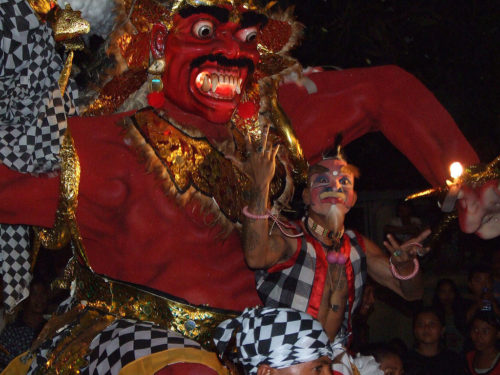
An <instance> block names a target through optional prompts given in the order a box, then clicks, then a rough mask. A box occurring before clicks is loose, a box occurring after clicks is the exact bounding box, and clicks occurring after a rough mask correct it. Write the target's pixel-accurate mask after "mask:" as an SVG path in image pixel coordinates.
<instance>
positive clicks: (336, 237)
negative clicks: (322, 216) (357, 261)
mask: <svg viewBox="0 0 500 375" xmlns="http://www.w3.org/2000/svg"><path fill="white" fill-rule="evenodd" d="M305 227H306V230H307V232H308V233H309V234H310V235H311V236H313V237H314V238H315V239H316V240H318V241H319V242H320V243H321V245H322V246H323V247H324V248H325V249H326V250H327V251H331V250H338V248H339V247H340V239H341V238H342V235H343V234H344V229H342V230H341V231H340V232H337V233H335V232H334V231H332V230H329V229H326V228H324V227H322V226H321V225H319V224H318V223H316V222H315V221H314V220H313V219H311V217H309V216H306V219H305ZM322 239H329V240H331V241H333V244H331V245H327V244H326V243H325V242H324V241H323V240H322Z"/></svg>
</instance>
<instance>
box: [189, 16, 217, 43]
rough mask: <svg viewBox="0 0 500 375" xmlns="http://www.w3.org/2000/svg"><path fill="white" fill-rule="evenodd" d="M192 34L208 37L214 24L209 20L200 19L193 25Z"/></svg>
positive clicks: (212, 31)
mask: <svg viewBox="0 0 500 375" xmlns="http://www.w3.org/2000/svg"><path fill="white" fill-rule="evenodd" d="M193 34H194V36H195V37H197V38H200V39H209V38H211V37H212V36H213V35H214V24H213V23H212V22H211V21H209V20H201V21H198V22H196V23H195V24H194V25H193Z"/></svg>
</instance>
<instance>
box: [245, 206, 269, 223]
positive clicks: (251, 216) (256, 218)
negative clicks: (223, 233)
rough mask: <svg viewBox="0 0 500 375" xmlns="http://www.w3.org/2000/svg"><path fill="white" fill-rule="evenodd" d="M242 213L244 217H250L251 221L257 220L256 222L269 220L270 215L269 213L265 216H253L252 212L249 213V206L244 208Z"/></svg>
mask: <svg viewBox="0 0 500 375" xmlns="http://www.w3.org/2000/svg"><path fill="white" fill-rule="evenodd" d="M242 212H243V215H245V216H246V217H249V218H250V219H255V220H265V219H269V213H267V214H265V215H255V214H252V213H251V212H250V211H248V206H245V207H243V210H242Z"/></svg>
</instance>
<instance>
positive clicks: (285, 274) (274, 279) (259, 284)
mask: <svg viewBox="0 0 500 375" xmlns="http://www.w3.org/2000/svg"><path fill="white" fill-rule="evenodd" d="M344 236H347V237H348V239H349V241H350V244H351V248H350V253H349V258H350V260H351V264H352V267H353V273H354V302H353V306H352V307H351V306H347V308H346V312H345V318H344V321H343V322H342V326H341V330H340V333H339V334H340V335H341V336H343V337H347V335H348V334H349V332H350V327H351V322H350V317H351V314H350V312H351V313H352V311H354V310H355V309H356V307H357V306H358V305H359V304H360V303H361V298H362V295H363V285H364V283H365V281H366V255H365V252H364V250H363V248H362V247H361V245H360V244H359V242H358V241H357V237H356V234H355V232H353V231H351V230H347V231H345V233H344ZM300 241H301V247H300V249H299V250H298V254H297V255H296V258H295V259H294V261H292V262H285V263H284V264H278V265H276V266H275V267H272V268H270V269H269V270H258V271H256V273H255V279H256V288H257V292H258V294H259V297H260V298H261V300H262V302H263V304H264V305H265V306H267V307H291V308H293V309H296V310H299V311H304V312H306V311H308V308H309V302H310V298H311V294H312V291H313V286H314V278H315V275H316V272H317V268H318V267H317V262H318V259H317V256H316V250H315V248H314V245H313V244H311V243H309V242H308V241H307V240H306V239H305V238H301V239H300ZM289 263H290V264H289ZM325 272H326V268H325ZM325 277H326V276H325Z"/></svg>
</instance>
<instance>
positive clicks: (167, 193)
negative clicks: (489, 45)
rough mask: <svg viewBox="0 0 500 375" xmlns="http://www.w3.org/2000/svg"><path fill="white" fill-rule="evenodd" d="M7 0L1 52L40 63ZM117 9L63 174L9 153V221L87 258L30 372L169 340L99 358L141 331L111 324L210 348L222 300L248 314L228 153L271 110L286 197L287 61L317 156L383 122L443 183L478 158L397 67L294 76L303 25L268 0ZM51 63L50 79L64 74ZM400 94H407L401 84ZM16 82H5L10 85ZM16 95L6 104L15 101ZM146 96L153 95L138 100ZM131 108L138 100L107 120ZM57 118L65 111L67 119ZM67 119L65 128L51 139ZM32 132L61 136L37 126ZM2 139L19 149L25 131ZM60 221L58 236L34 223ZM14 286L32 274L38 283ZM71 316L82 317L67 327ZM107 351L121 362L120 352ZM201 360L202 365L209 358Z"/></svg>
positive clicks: (14, 1)
mask: <svg viewBox="0 0 500 375" xmlns="http://www.w3.org/2000/svg"><path fill="white" fill-rule="evenodd" d="M7 4H8V5H9V6H6V7H2V11H5V10H8V12H7V13H6V17H2V27H3V29H2V30H3V31H4V33H3V34H2V37H3V38H5V37H6V36H7V35H10V34H9V33H8V32H7V31H9V32H10V33H11V34H12V35H16V36H22V37H25V38H26V40H25V42H26V43H24V42H23V43H21V42H19V43H10V42H9V43H2V44H1V45H2V48H5V49H4V50H2V53H4V54H5V55H4V56H6V57H5V59H1V60H0V61H2V64H3V63H4V62H5V61H7V62H12V61H17V60H19V59H20V60H23V61H24V60H25V61H26V63H25V64H22V65H21V66H22V67H23V69H24V70H23V72H29V71H30V67H33V66H34V65H32V61H31V60H30V58H32V57H33V56H31V55H27V56H23V55H22V53H21V52H22V51H32V52H37V51H39V47H40V46H38V45H37V44H36V43H37V40H39V39H37V38H36V37H29V35H30V32H31V30H32V29H30V32H24V30H21V29H22V28H23V27H26V24H25V23H24V22H23V20H24V19H28V18H29V20H30V21H31V20H37V17H36V16H35V15H34V14H33V13H30V14H26V13H23V12H22V11H21V9H22V10H26V9H28V10H29V8H27V6H26V5H27V4H26V3H25V2H24V1H21V0H9V1H8V3H7ZM117 7H118V10H119V14H120V17H119V22H118V23H117V25H118V26H117V28H116V29H115V31H114V33H113V34H112V37H111V38H110V41H109V44H110V46H111V47H113V48H115V52H117V53H118V55H119V56H118V58H117V59H118V64H117V70H116V71H115V73H116V75H114V76H112V77H110V79H109V81H108V83H107V84H106V85H105V86H104V87H103V88H102V90H101V91H100V95H99V97H98V98H97V100H96V101H94V102H93V103H92V104H91V105H90V106H89V108H88V109H87V110H86V112H85V114H86V115H87V117H72V118H69V119H68V129H69V132H67V133H66V136H65V139H64V141H63V142H62V145H61V152H60V153H59V155H57V156H56V159H58V160H59V161H60V166H61V172H60V175H59V176H58V177H56V178H54V177H47V176H39V177H36V176H32V175H28V174H20V173H18V172H15V171H14V170H16V169H19V168H15V166H16V165H17V163H16V162H13V163H11V164H10V166H11V167H12V166H13V169H14V170H12V169H9V168H7V167H6V166H7V165H9V164H7V163H6V162H5V159H3V162H2V163H3V165H0V202H2V203H1V204H0V222H2V223H7V224H16V225H17V224H20V223H22V224H29V225H35V226H37V232H38V233H39V236H38V237H37V238H40V239H41V240H43V241H44V242H45V243H46V244H47V245H51V246H52V245H55V244H57V242H64V240H65V239H67V238H69V237H71V238H72V239H73V248H74V249H75V253H76V254H77V257H76V261H75V262H73V263H72V267H70V268H68V272H67V275H68V285H73V287H74V293H73V298H72V300H71V301H69V302H70V303H69V304H68V305H67V306H66V308H65V309H61V313H62V312H63V311H66V312H65V313H64V314H62V315H58V316H57V317H55V318H54V319H52V320H51V322H50V323H49V325H48V326H47V329H46V330H45V331H43V332H42V335H41V337H40V338H39V340H38V341H37V343H35V347H34V348H33V350H34V349H37V348H38V349H39V350H38V351H37V356H36V360H34V361H33V362H32V364H31V366H32V369H31V371H36V370H38V368H42V369H44V368H46V367H47V366H50V367H51V369H55V370H57V369H61V368H62V367H64V368H65V369H72V371H73V370H74V371H75V372H76V371H78V370H79V369H80V368H84V367H85V366H88V367H87V368H88V369H92V368H94V369H96V368H99V369H100V370H95V371H102V369H103V367H104V368H105V367H106V366H108V367H109V368H113V369H114V370H116V369H119V368H120V367H124V366H127V365H131V364H132V363H134V362H137V360H139V357H141V358H149V359H150V358H151V357H150V356H149V355H148V353H150V354H151V355H153V354H156V353H157V352H158V351H162V350H164V349H165V346H162V345H147V347H148V349H147V350H146V351H145V350H144V349H142V348H141V350H131V351H130V352H128V353H127V355H123V356H121V357H119V359H118V360H117V361H118V362H113V363H109V361H108V356H106V355H104V356H100V355H99V353H108V352H107V351H106V350H104V349H103V348H104V347H109V348H114V347H115V346H114V345H116V341H113V340H119V346H121V347H125V346H126V345H128V344H130V342H127V341H126V340H133V338H132V339H131V335H128V334H124V335H121V336H120V335H115V332H121V331H123V332H126V333H130V332H131V331H134V332H135V334H136V335H137V338H138V340H142V339H143V338H144V336H140V335H139V334H138V333H137V332H139V331H140V332H142V333H143V334H144V335H149V333H150V332H155V334H159V335H161V337H163V338H165V339H167V338H168V337H171V336H172V334H174V333H175V332H172V330H174V331H176V332H177V333H176V334H178V333H179V332H180V333H181V334H183V335H184V336H183V337H184V339H182V340H185V341H186V344H185V346H188V347H189V346H190V345H197V346H204V347H210V344H208V342H209V339H208V337H210V333H211V329H212V328H213V327H214V326H215V325H216V323H218V322H219V321H221V320H224V319H225V318H226V317H227V316H233V315H235V314H236V313H235V312H234V311H227V310H224V311H222V310H220V309H231V310H242V309H243V308H244V307H246V306H248V305H255V304H257V303H259V299H258V296H257V294H256V293H255V290H254V281H253V272H251V271H249V270H248V269H247V267H246V265H245V263H244V259H243V256H242V253H241V250H240V247H241V246H240V241H239V235H238V231H237V230H235V229H238V226H239V224H238V223H239V222H241V221H242V214H241V212H242V208H243V207H244V206H245V205H247V204H248V200H249V196H248V191H249V181H248V179H246V178H245V176H244V175H243V173H242V172H241V171H239V170H238V168H237V167H236V166H235V165H233V164H232V163H231V162H230V161H229V160H227V159H226V158H225V157H224V155H225V154H227V153H230V154H235V155H237V156H238V158H239V159H240V160H244V159H245V158H246V155H245V153H244V152H243V151H242V150H244V146H242V145H243V144H244V141H242V140H243V138H244V136H245V135H246V134H251V136H252V137H253V138H254V139H255V140H259V139H260V137H261V132H262V129H261V128H262V123H261V121H259V120H260V118H261V117H262V116H263V115H264V114H269V115H271V117H272V119H273V132H272V135H271V138H270V141H271V143H275V142H277V143H280V144H282V145H283V147H282V148H281V151H280V153H282V160H283V163H279V164H278V165H277V173H276V177H275V179H274V180H273V182H272V188H271V191H272V193H271V194H272V197H270V200H272V201H273V202H274V203H275V204H276V207H282V206H283V205H285V204H286V203H287V201H288V200H289V197H290V196H291V194H292V190H293V189H292V188H293V186H292V185H293V184H292V179H293V178H295V179H300V178H301V175H302V172H301V167H300V166H301V163H302V162H303V160H304V159H303V155H302V154H301V152H300V150H301V148H300V145H299V144H298V142H297V138H296V137H295V136H294V133H293V131H292V129H291V128H290V127H288V126H287V124H286V122H285V121H283V119H284V116H283V112H282V111H281V110H280V108H279V106H278V102H277V101H276V100H277V93H276V92H275V90H276V88H277V87H278V82H280V81H281V80H285V78H286V77H289V76H292V73H295V77H296V79H295V81H297V82H298V83H299V84H301V85H302V86H300V87H299V86H297V84H296V83H287V84H286V85H284V86H283V87H282V88H281V89H279V93H280V97H281V99H280V100H281V102H282V104H283V105H284V107H285V109H286V110H287V111H288V112H289V113H288V114H289V115H290V116H291V119H292V123H294V124H295V125H296V126H297V127H298V128H300V134H301V135H300V136H301V138H302V140H303V141H304V143H305V144H306V145H307V147H305V148H304V154H305V155H306V156H309V155H314V154H321V151H322V148H323V146H324V144H323V142H324V141H325V142H326V140H327V139H328V138H332V137H334V135H335V134H336V133H337V132H338V130H339V129H351V130H350V131H349V137H347V135H346V138H348V139H349V140H352V139H354V138H356V137H359V136H361V135H362V134H364V133H365V132H367V131H371V130H374V129H381V130H383V131H384V133H385V134H390V136H389V135H388V136H389V137H390V139H391V141H392V142H394V143H395V144H396V145H397V146H398V147H400V149H401V150H402V151H403V152H405V153H406V154H408V155H409V157H410V159H411V160H413V161H414V162H415V163H416V165H417V167H418V168H419V169H420V170H421V171H422V173H424V174H425V175H426V176H427V177H428V178H429V179H430V180H434V179H435V180H438V181H442V176H443V173H442V172H441V167H440V163H436V162H435V160H442V159H446V158H448V157H450V158H453V160H454V159H457V157H458V156H463V158H459V159H462V160H464V162H465V163H467V162H473V161H474V160H475V159H476V156H475V154H474V152H473V151H472V149H471V148H470V146H469V145H468V144H467V142H466V141H465V139H464V138H463V136H462V135H461V133H460V132H459V131H458V129H457V128H456V126H455V124H454V123H453V121H452V120H451V118H450V117H449V115H448V114H447V113H446V112H445V111H444V109H443V108H442V107H441V106H440V104H439V103H438V102H437V100H436V99H435V98H434V97H433V96H432V94H431V93H429V91H428V90H426V89H425V87H423V86H422V85H421V84H420V83H419V82H418V81H417V80H416V79H415V78H414V77H412V76H411V75H409V74H408V73H405V72H404V71H402V70H400V69H398V68H394V67H386V68H377V69H373V70H370V69H369V70H353V71H345V72H317V73H313V74H311V75H310V76H309V77H308V78H307V79H301V78H300V79H299V77H300V75H301V67H300V65H299V64H298V63H297V62H296V61H295V60H293V59H292V58H290V57H289V56H288V52H289V50H290V48H292V47H293V46H294V45H295V43H296V41H297V40H298V36H299V34H300V30H301V28H300V25H298V24H297V23H296V22H295V20H294V19H293V18H292V17H291V15H290V14H289V13H283V12H276V13H274V12H272V9H270V7H265V6H257V5H254V3H253V2H245V1H241V2H233V1H209V0H204V1H197V2H192V1H180V0H179V1H174V2H167V3H162V4H160V3H159V2H156V1H152V0H137V1H133V2H128V1H124V2H120V1H119V2H118V3H117ZM34 24H35V23H34ZM30 25H31V23H30ZM41 25H42V26H46V24H45V23H42V24H41ZM35 29H36V28H33V30H35ZM25 45H26V46H30V48H24V47H23V46H25ZM11 46H12V48H10V47H11ZM257 46H259V48H257ZM47 48H52V47H51V46H48V47H47ZM42 50H43V48H42ZM13 56H15V57H13ZM20 56H21V58H20ZM16 59H17V60H16ZM42 60H43V59H42ZM13 65H15V64H13ZM2 68H3V67H2ZM42 71H43V70H42ZM36 72H39V70H38V69H36ZM43 72H45V73H46V74H45V75H44V76H43V79H44V80H52V81H51V82H52V83H53V82H54V80H57V79H58V77H57V76H55V75H53V74H50V72H46V71H43ZM368 72H372V73H373V74H370V73H368ZM8 73H9V74H8V75H6V81H2V82H9V85H10V86H9V87H18V88H19V89H20V90H19V92H20V94H23V95H25V94H26V92H27V91H26V90H24V89H22V88H23V87H25V86H26V83H27V82H31V80H26V78H25V77H24V76H23V75H22V74H21V73H19V72H17V71H15V70H12V71H10V70H9V71H8ZM145 81H147V82H145ZM44 82H45V81H44ZM380 82H384V85H383V88H384V89H383V93H382V92H381V91H380V90H378V89H376V90H374V88H376V87H378V86H379V84H380ZM389 82H392V85H391V84H389ZM22 83H24V86H23V85H22ZM323 84H325V85H323ZM28 86H29V85H28ZM353 87H355V89H353ZM137 89H138V90H137ZM136 90H137V92H136ZM308 90H309V91H308ZM402 90H409V92H407V93H406V94H405V95H402V94H401V92H402ZM148 91H150V92H149V95H147V96H146V94H147V93H148ZM11 92H12V91H4V90H0V94H1V95H10V93H11ZM134 92H136V94H134V95H131V93H134ZM162 94H163V95H162ZM332 94H334V97H335V98H336V99H335V100H332V98H333V97H332ZM28 96H29V95H28ZM412 96H416V97H418V98H419V100H412V99H411V97H412ZM12 97H14V96H12ZM147 97H148V98H149V103H148V100H147V99H146V98H147ZM294 98H298V99H300V100H303V102H304V103H305V102H307V101H311V100H312V101H313V102H314V103H317V105H318V111H320V112H323V116H326V117H328V116H330V115H328V116H327V115H326V113H330V114H331V115H333V114H334V113H336V114H335V115H334V116H333V117H332V118H334V121H320V122H316V123H315V124H307V121H306V120H304V119H303V118H301V117H299V112H296V111H299V110H300V106H299V105H295V104H293V103H292V101H293V99H294ZM360 98H362V100H361V101H360ZM3 99H4V96H2V100H3ZM10 99H11V98H10V97H9V98H8V99H6V101H7V102H9V103H11V102H12V101H11V100H10ZM14 102H15V103H16V105H19V106H20V107H21V108H22V109H23V110H24V111H21V115H20V116H21V118H22V117H23V116H24V113H25V112H29V109H28V108H25V107H24V106H23V102H22V101H21V102H17V101H14ZM42 102H44V103H47V101H44V100H42ZM361 102H362V103H363V105H362V106H361V107H362V108H359V106H358V104H359V103H361ZM138 103H142V104H138ZM285 103H288V105H286V104H285ZM147 104H150V105H151V106H152V107H148V108H146V109H143V110H139V111H136V110H138V109H139V108H142V107H143V106H145V105H147ZM48 105H49V106H50V103H49V104H48ZM290 105H291V106H292V107H294V108H290ZM2 108H4V107H2ZM124 108H129V109H131V111H129V112H126V113H119V114H113V113H114V112H116V111H119V110H124ZM396 108H397V109H398V110H395V109H396ZM294 109H296V111H294ZM332 111H333V112H332ZM309 112H310V113H311V111H309ZM349 112H350V113H351V114H355V115H351V114H349ZM57 113H58V112H56V115H54V116H55V117H56V118H59V117H60V116H58V115H57ZM318 113H319V112H318ZM8 114H9V115H10V114H11V112H9V113H8ZM316 115H317V114H316ZM300 116H303V114H302V113H300ZM7 117H8V116H7ZM330 117H331V116H330ZM316 119H317V117H316ZM303 120H304V121H303ZM6 121H7V120H5V121H4V120H3V118H2V128H5V126H4V125H5V124H9V122H6ZM302 123H303V126H302V125H301V124H302ZM333 124H334V125H333ZM117 125H118V126H117ZM33 126H34V127H35V129H38V128H36V126H37V125H36V124H35V125H33ZM63 127H64V125H61V127H57V135H56V137H55V139H59V137H60V135H59V134H60V133H59V130H60V129H61V128H63ZM354 129H355V130H354ZM403 129H404V130H403ZM31 130H33V129H32V128H28V130H26V131H27V132H28V133H29V131H31ZM298 130H299V129H298ZM18 131H19V129H14V130H12V132H14V134H17V133H16V132H18ZM38 131H41V132H42V133H44V132H45V131H47V132H50V131H49V129H47V128H46V127H44V126H43V125H41V128H40V129H38ZM409 131H417V132H419V133H420V132H423V133H425V132H426V131H429V134H430V135H426V136H424V137H412V138H413V142H414V143H412V144H409V143H408V142H407V139H408V137H407V135H406V133H407V132H409ZM124 134H125V135H124ZM297 134H299V132H297ZM3 138H4V139H5V140H10V141H11V143H9V142H8V143H9V144H8V146H10V147H11V148H12V149H14V150H18V148H17V146H18V145H19V142H20V141H19V142H18V141H17V139H18V138H16V137H10V138H9V137H7V136H5V137H3ZM21 138H22V137H21ZM42 138H43V139H45V138H44V137H42ZM23 139H24V138H23ZM27 139H30V140H32V138H29V137H28V138H27ZM309 139H317V140H318V142H317V144H315V143H314V142H309ZM33 142H36V141H35V140H33ZM42 144H43V142H42ZM42 148H43V147H42ZM43 149H44V150H47V149H46V148H43ZM414 149H418V151H416V152H415V151H414ZM426 149H427V151H425V152H424V151H423V150H426ZM54 152H56V151H52V152H51V155H52V156H54ZM421 153H422V154H421ZM37 155H38V154H37ZM23 157H24V156H23V154H21V155H20V156H19V157H18V158H17V159H22V158H23ZM42 159H44V158H42ZM138 159H142V162H138ZM468 159H472V160H471V161H468ZM431 161H432V162H431ZM29 164H30V165H31V164H32V163H29ZM49 169H50V168H49ZM56 211H57V212H58V213H57V215H55V212H56ZM54 224H56V227H57V229H58V230H57V231H55V232H52V231H46V230H40V227H45V228H51V227H53V226H54ZM18 237H19V236H18V233H17V232H11V231H5V232H3V233H2V239H3V241H4V243H8V244H10V243H12V242H16V240H18ZM3 268H4V269H3V271H4V275H7V274H9V275H13V276H12V277H11V279H12V280H11V281H12V282H16V281H17V280H19V272H18V271H17V265H16V264H15V260H14V261H13V262H3ZM28 268H29V267H28ZM13 270H14V271H13ZM235 274H237V275H238V277H237V278H234V275H235ZM228 280H231V282H228ZM18 284H19V285H17V286H19V287H21V288H26V286H27V282H18ZM9 286H10V284H9ZM17 286H16V287H17ZM152 290H154V292H152ZM7 293H8V291H7ZM162 293H168V294H169V295H170V297H171V298H168V296H165V295H163V294H162ZM172 296H177V297H180V298H182V300H179V298H173V297H172ZM186 301H187V302H189V303H185V302H186ZM194 305H196V306H194ZM207 305H209V306H210V307H213V308H218V309H212V308H210V307H208V306H207ZM10 307H12V306H10ZM121 318H127V320H123V319H121ZM76 321H78V322H79V324H73V323H74V322H76ZM146 321H148V322H150V323H146ZM70 322H71V324H69V323H70ZM151 322H152V323H151ZM62 327H65V329H62ZM174 336H175V335H174ZM109 337H114V339H113V340H111V339H110V340H107V339H106V338H109ZM177 339H179V337H177V336H176V338H175V340H171V341H169V342H170V343H172V342H176V340H177ZM91 342H92V343H91ZM141 342H142V341H141ZM132 346H133V345H132ZM89 347H90V348H91V349H89ZM200 352H202V351H201V350H198V351H197V353H200ZM82 353H83V354H82ZM96 353H97V354H96ZM109 353H110V356H111V357H112V358H114V359H115V360H116V356H115V355H111V354H112V349H110V351H109ZM205 353H206V352H205ZM197 355H199V356H200V357H199V358H198V359H199V361H200V362H203V358H201V357H202V354H197ZM188 357H189V358H191V359H192V357H190V356H188V355H186V356H183V357H182V359H183V360H185V361H187V360H188V359H187V358H188ZM31 358H32V359H33V358H34V357H31ZM94 359H95V360H96V361H97V362H94ZM178 359H179V358H176V360H177V361H176V363H177V362H179V361H178ZM98 360H101V361H103V362H102V363H99V362H98ZM169 361H170V362H169ZM25 362H26V361H25ZM89 362H90V363H89ZM161 363H162V364H163V365H164V366H166V365H167V364H168V365H170V366H169V370H171V371H175V370H174V369H175V368H176V367H179V366H180V365H172V364H171V363H172V357H169V355H168V354H167V355H166V357H165V358H164V362H161ZM203 363H206V362H203ZM99 366H100V367H99ZM193 366H195V365H193ZM214 366H215V365H214ZM213 368H214V367H207V366H204V367H203V366H202V369H200V368H197V369H196V370H195V371H194V370H185V367H182V370H179V371H183V373H190V371H194V372H193V373H196V374H202V373H204V372H203V371H206V372H207V373H210V372H212V373H213ZM116 371H118V370H116ZM216 371H219V370H216ZM220 371H222V370H220Z"/></svg>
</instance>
